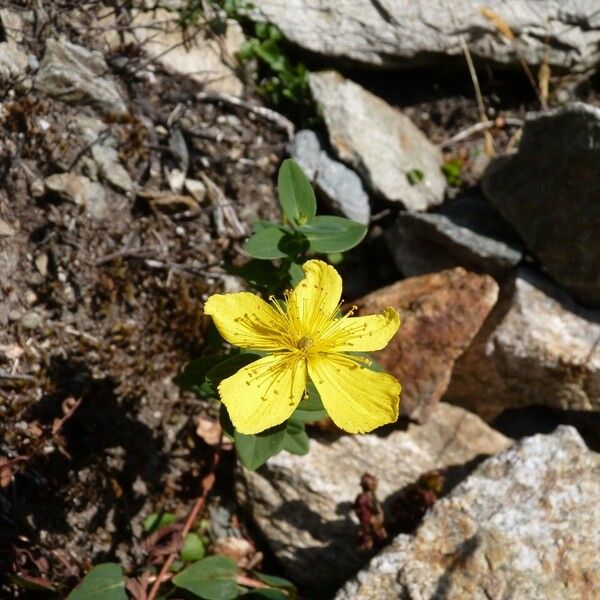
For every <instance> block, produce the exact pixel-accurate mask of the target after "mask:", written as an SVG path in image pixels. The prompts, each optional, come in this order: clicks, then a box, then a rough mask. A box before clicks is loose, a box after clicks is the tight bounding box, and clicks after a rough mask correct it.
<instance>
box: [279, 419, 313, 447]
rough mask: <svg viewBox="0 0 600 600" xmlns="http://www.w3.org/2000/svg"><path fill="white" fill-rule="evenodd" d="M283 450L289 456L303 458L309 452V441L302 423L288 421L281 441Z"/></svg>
mask: <svg viewBox="0 0 600 600" xmlns="http://www.w3.org/2000/svg"><path fill="white" fill-rule="evenodd" d="M282 449H283V450H287V451H288V452H289V453H290V454H297V455H298V456H304V455H305V454H308V451H309V450H310V440H309V439H308V435H306V431H305V430H304V423H300V422H298V421H294V420H291V419H290V420H289V421H288V425H287V429H286V431H285V438H284V440H283V446H282Z"/></svg>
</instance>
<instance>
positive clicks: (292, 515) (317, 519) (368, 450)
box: [238, 403, 508, 597]
mask: <svg viewBox="0 0 600 600" xmlns="http://www.w3.org/2000/svg"><path fill="white" fill-rule="evenodd" d="M507 445H508V440H507V438H505V437H504V436H502V435H501V434H499V433H497V432H495V431H494V430H492V429H490V428H489V427H487V426H486V425H485V424H484V423H483V422H482V421H481V420H480V419H479V418H477V417H476V416H474V415H471V414H469V413H467V412H465V411H463V410H461V409H458V408H457V407H454V406H451V405H449V404H443V403H442V404H439V405H438V406H437V407H436V408H435V410H434V411H433V413H432V416H431V419H430V420H429V422H428V423H427V424H425V425H414V424H413V425H409V426H408V428H407V429H406V430H404V431H400V430H394V431H392V432H391V433H389V435H387V436H385V437H384V436H381V435H380V434H368V435H361V436H343V437H340V438H338V439H335V440H333V439H329V438H325V439H322V440H312V441H311V450H310V453H309V454H308V455H307V456H295V455H292V454H287V453H282V454H278V455H277V456H275V457H273V458H271V459H270V460H269V461H268V462H267V464H266V465H265V466H264V467H262V468H261V469H259V470H258V471H255V472H251V471H246V470H243V471H242V470H240V472H239V481H238V497H239V499H240V501H241V503H242V505H243V506H244V507H245V508H246V509H247V510H248V511H250V513H251V514H252V516H253V518H254V520H255V522H256V523H257V525H258V526H259V527H260V528H261V530H262V532H263V534H264V535H265V536H266V537H267V540H268V542H269V544H270V546H271V548H272V549H273V551H274V552H275V554H276V556H277V559H278V560H279V562H280V563H281V565H282V566H283V568H284V569H285V571H286V572H287V573H288V575H289V576H290V577H291V578H292V579H294V580H295V581H297V582H298V583H299V584H300V585H302V586H306V587H309V588H313V589H318V590H319V592H322V593H325V592H326V591H327V590H329V591H333V590H334V589H336V587H338V586H339V585H340V584H341V583H342V582H343V581H345V580H346V579H347V578H348V577H350V576H351V575H352V574H353V573H354V572H356V570H357V569H358V568H360V566H361V565H362V564H364V562H365V560H366V559H367V558H368V555H366V554H365V553H363V552H360V551H359V550H358V549H357V534H358V525H357V524H356V522H355V520H354V519H353V518H351V512H352V508H351V507H352V503H353V502H354V499H355V498H356V496H357V494H358V493H359V492H360V486H359V481H360V477H361V475H362V474H363V473H364V472H365V471H368V472H369V473H371V474H372V475H375V476H376V477H378V478H379V488H378V497H379V499H380V500H382V501H383V502H384V504H387V505H388V507H389V506H390V504H393V502H394V499H395V497H396V494H397V492H398V491H399V490H400V489H401V488H403V487H404V486H406V485H408V484H411V483H413V482H414V481H416V480H417V479H418V477H419V475H421V474H422V473H423V472H425V471H429V470H432V469H438V468H444V467H448V466H453V468H454V467H455V466H456V467H457V469H456V471H455V473H454V475H455V477H456V480H458V479H460V478H461V477H462V476H464V475H465V472H466V471H467V470H468V467H467V466H465V465H466V464H467V463H470V462H471V461H473V460H474V459H475V458H476V457H478V456H480V455H489V454H494V453H496V452H499V451H501V450H503V449H504V448H506V447H507ZM460 465H463V466H465V468H464V469H463V468H462V467H460ZM328 597H331V596H328Z"/></svg>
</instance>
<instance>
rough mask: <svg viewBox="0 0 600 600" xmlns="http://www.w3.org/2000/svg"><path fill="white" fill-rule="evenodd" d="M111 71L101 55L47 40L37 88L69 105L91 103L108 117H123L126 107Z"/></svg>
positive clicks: (69, 43) (51, 39)
mask: <svg viewBox="0 0 600 600" xmlns="http://www.w3.org/2000/svg"><path fill="white" fill-rule="evenodd" d="M108 72H109V69H108V66H107V64H106V62H105V60H104V57H103V56H102V54H100V52H96V51H91V50H88V49H87V48H83V47H82V46H78V45H76V44H72V43H71V42H67V41H66V40H57V39H53V38H48V39H47V40H46V49H45V52H44V57H43V58H42V61H41V62H40V69H39V71H38V74H37V77H36V79H35V84H34V85H35V87H36V88H37V89H39V90H40V91H42V92H44V93H45V94H48V96H52V97H53V98H58V99H60V100H63V101H64V102H68V103H69V104H90V105H92V106H93V107H94V108H96V109H97V110H99V111H100V112H102V113H103V114H105V115H114V116H124V115H125V114H126V113H127V106H126V104H125V101H124V100H123V98H122V96H121V94H120V92H119V90H118V89H117V86H116V85H115V83H114V82H113V81H112V80H110V79H109V78H108V77H107V76H106V74H107V73H108Z"/></svg>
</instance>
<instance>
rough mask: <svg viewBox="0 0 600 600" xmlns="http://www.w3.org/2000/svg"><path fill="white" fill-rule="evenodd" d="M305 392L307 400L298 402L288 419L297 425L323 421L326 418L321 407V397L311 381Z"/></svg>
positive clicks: (325, 413)
mask: <svg viewBox="0 0 600 600" xmlns="http://www.w3.org/2000/svg"><path fill="white" fill-rule="evenodd" d="M306 391H307V392H308V398H307V399H305V400H301V401H300V404H298V407H297V408H296V410H295V411H294V412H293V413H292V416H291V417H290V418H291V419H292V420H294V421H297V422H299V423H314V422H315V421H320V420H321V419H324V418H325V417H326V416H327V411H326V410H325V408H324V407H323V402H322V401H321V396H320V395H319V392H318V391H317V388H316V387H315V384H314V383H313V382H312V381H309V382H308V383H307V384H306Z"/></svg>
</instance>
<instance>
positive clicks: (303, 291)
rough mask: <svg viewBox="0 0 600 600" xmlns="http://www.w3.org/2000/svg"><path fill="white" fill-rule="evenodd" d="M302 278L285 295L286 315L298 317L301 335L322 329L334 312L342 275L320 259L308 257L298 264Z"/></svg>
mask: <svg viewBox="0 0 600 600" xmlns="http://www.w3.org/2000/svg"><path fill="white" fill-rule="evenodd" d="M302 269H303V270H304V274H305V278H304V279H303V280H302V281H301V282H300V283H299V284H298V285H297V286H296V287H295V288H294V291H293V292H292V293H291V294H290V296H289V298H288V315H289V316H290V319H291V320H292V322H294V321H299V327H300V328H301V330H302V332H303V334H304V335H309V336H311V335H314V334H317V333H319V332H320V331H322V330H323V329H324V327H325V326H326V325H327V323H328V322H329V321H330V319H331V318H332V317H334V316H335V314H336V312H337V309H338V306H339V302H340V298H341V297H342V278H341V277H340V276H339V274H338V272H337V271H336V270H335V269H334V268H333V267H332V266H331V265H328V264H327V263H324V262H323V261H321V260H309V261H307V262H305V263H304V265H302Z"/></svg>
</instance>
